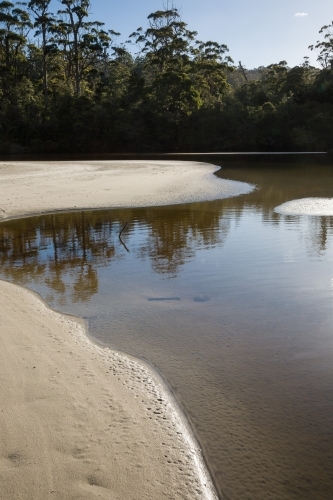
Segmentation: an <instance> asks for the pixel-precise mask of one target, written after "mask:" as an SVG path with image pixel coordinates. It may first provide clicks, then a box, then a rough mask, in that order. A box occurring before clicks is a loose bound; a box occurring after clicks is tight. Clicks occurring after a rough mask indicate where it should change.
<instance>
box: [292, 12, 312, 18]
mask: <svg viewBox="0 0 333 500" xmlns="http://www.w3.org/2000/svg"><path fill="white" fill-rule="evenodd" d="M308 15H309V14H308V13H307V12H296V14H295V17H305V16H308Z"/></svg>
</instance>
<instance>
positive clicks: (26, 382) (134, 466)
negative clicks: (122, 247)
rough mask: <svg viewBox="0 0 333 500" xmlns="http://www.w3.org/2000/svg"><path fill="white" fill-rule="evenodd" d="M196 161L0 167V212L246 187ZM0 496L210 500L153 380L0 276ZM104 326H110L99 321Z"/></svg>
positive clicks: (218, 193) (200, 465) (209, 194)
mask: <svg viewBox="0 0 333 500" xmlns="http://www.w3.org/2000/svg"><path fill="white" fill-rule="evenodd" d="M216 169H217V167H215V166H213V165H208V164H203V163H198V162H142V161H139V162H132V161H131V162H79V163H74V162H71V163H70V162H50V163H32V162H22V163H18V162H15V163H14V162H3V163H0V195H1V196H0V219H7V218H11V217H21V216H26V215H29V214H35V213H41V212H51V211H57V210H70V209H84V208H101V207H104V208H105V207H120V206H148V205H163V204H172V203H185V202H191V201H201V200H210V199H217V198H225V197H230V196H236V195H239V194H245V193H248V192H250V191H251V190H252V189H253V186H250V185H249V184H246V183H240V182H233V181H227V180H226V181H224V180H221V179H218V178H216V176H213V172H214V171H216ZM0 301H1V313H0V362H1V371H0V401H1V411H0V488H1V489H0V492H1V493H0V497H1V498H3V499H6V500H18V499H23V500H42V499H43V500H45V499H51V498H52V499H56V500H60V499H80V500H82V499H87V500H88V499H89V500H90V499H93V498H102V499H112V500H116V499H117V500H124V499H126V500H131V499H133V500H134V499H136V500H137V499H138V498H140V499H152V500H157V499H163V498H168V499H171V498H172V499H175V500H176V499H189V500H190V499H191V500H199V499H200V500H203V499H205V500H206V499H207V500H210V499H212V500H213V499H216V498H217V495H216V491H215V488H214V486H213V484H212V481H211V478H210V475H209V473H208V471H207V468H206V465H205V462H204V459H203V456H202V453H201V450H200V446H199V444H198V442H197V441H196V439H195V437H194V435H193V433H192V430H191V428H190V426H189V424H188V422H187V420H186V418H185V417H184V415H183V414H182V411H181V409H180V408H179V407H178V406H177V403H176V401H175V400H174V397H173V395H172V394H171V393H170V392H169V391H168V389H167V387H166V385H165V384H164V382H163V381H162V380H161V379H160V377H159V376H158V375H157V374H156V373H155V372H154V371H153V370H152V369H151V368H150V367H149V366H148V365H145V364H144V363H143V362H141V361H139V360H136V359H134V358H131V357H129V356H127V355H124V354H123V353H120V352H117V351H113V350H110V349H108V348H104V347H101V346H98V345H96V344H95V343H93V342H92V341H91V340H90V338H89V337H88V335H87V334H86V325H85V323H84V322H83V320H80V319H78V318H74V317H70V316H66V315H63V314H60V313H58V312H56V311H54V310H52V309H50V308H49V307H48V306H47V304H46V303H45V302H44V301H43V300H42V298H41V297H39V296H38V295H37V294H35V293H33V292H31V291H29V290H27V289H25V288H22V287H20V286H17V285H14V284H11V283H7V282H4V281H0ZM110 327H111V328H112V325H111V326H110Z"/></svg>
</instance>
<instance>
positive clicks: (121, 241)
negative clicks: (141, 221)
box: [119, 221, 129, 252]
mask: <svg viewBox="0 0 333 500" xmlns="http://www.w3.org/2000/svg"><path fill="white" fill-rule="evenodd" d="M128 223H129V221H126V222H125V224H124V226H123V227H122V228H121V231H120V233H119V241H120V243H121V244H122V245H123V247H124V248H125V250H126V251H127V252H129V249H128V248H127V246H126V245H125V243H124V242H123V240H122V239H121V233H122V232H123V231H124V229H125V228H126V226H127V224H128Z"/></svg>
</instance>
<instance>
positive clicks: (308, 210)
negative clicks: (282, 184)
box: [274, 198, 333, 216]
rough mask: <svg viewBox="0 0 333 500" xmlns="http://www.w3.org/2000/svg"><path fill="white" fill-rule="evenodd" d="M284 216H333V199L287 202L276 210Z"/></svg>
mask: <svg viewBox="0 0 333 500" xmlns="http://www.w3.org/2000/svg"><path fill="white" fill-rule="evenodd" d="M274 212H277V213H278V214H282V215H317V216H318V215H319V216H320V215H321V216H325V215H326V216H329V215H333V198H302V199H300V200H292V201H287V202H286V203H282V205H279V206H278V207H275V208H274Z"/></svg>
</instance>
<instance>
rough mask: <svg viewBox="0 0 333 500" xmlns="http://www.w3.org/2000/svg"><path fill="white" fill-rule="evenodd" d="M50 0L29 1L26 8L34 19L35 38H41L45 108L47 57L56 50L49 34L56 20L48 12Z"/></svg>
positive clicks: (45, 100) (46, 104)
mask: <svg viewBox="0 0 333 500" xmlns="http://www.w3.org/2000/svg"><path fill="white" fill-rule="evenodd" d="M50 2H51V0H30V2H29V3H28V8H29V10H30V12H31V14H32V16H33V18H34V28H35V36H36V37H41V40H42V44H41V51H42V73H43V93H44V104H45V108H47V106H48V71H47V57H48V55H49V54H50V52H52V51H54V50H55V49H56V44H55V43H54V42H53V41H52V35H51V33H52V32H53V31H54V26H55V23H56V19H55V17H54V16H53V14H51V13H50V11H49V6H50Z"/></svg>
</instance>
